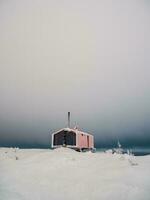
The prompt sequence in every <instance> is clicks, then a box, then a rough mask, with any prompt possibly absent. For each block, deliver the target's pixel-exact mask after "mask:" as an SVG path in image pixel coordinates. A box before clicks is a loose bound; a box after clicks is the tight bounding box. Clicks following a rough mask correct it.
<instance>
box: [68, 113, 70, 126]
mask: <svg viewBox="0 0 150 200" xmlns="http://www.w3.org/2000/svg"><path fill="white" fill-rule="evenodd" d="M68 128H70V112H68Z"/></svg>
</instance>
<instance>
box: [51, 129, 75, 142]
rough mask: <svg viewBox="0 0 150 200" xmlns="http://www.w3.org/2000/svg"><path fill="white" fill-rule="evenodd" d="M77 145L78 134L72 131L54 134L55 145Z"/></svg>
mask: <svg viewBox="0 0 150 200" xmlns="http://www.w3.org/2000/svg"><path fill="white" fill-rule="evenodd" d="M63 144H65V145H76V134H75V133H74V132H72V131H64V130H63V131H60V132H59V133H57V134H55V135H54V145H63Z"/></svg>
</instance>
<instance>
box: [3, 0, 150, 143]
mask: <svg viewBox="0 0 150 200" xmlns="http://www.w3.org/2000/svg"><path fill="white" fill-rule="evenodd" d="M149 76H150V1H148V0H143V1H141V0H122V1H120V0H112V1H111V0H101V1H99V0H86V1H85V0H82V1H81V0H76V1H73V0H72V1H71V0H57V1H54V0H33V1H30V0H13V1H11V0H1V1H0V145H3V144H23V143H25V144H49V142H50V141H49V132H53V131H55V130H57V129H59V128H62V127H64V126H66V124H67V111H71V121H72V126H74V125H75V123H76V124H78V126H79V127H80V128H81V129H82V130H85V131H88V132H90V133H93V134H94V135H95V140H96V144H100V145H102V144H103V145H105V144H111V143H112V142H113V141H116V140H117V138H119V139H120V140H121V141H122V142H123V143H124V144H125V143H131V144H134V143H135V144H140V145H144V144H146V143H147V144H149V145H150V122H149V119H150V89H149V88H150V79H149Z"/></svg>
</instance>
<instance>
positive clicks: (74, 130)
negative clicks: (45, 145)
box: [52, 128, 92, 135]
mask: <svg viewBox="0 0 150 200" xmlns="http://www.w3.org/2000/svg"><path fill="white" fill-rule="evenodd" d="M61 131H68V132H74V133H76V134H84V135H92V134H89V133H86V132H83V131H80V130H78V129H77V128H76V129H72V128H62V129H60V130H58V131H56V132H54V133H52V135H55V134H57V133H59V132H61Z"/></svg>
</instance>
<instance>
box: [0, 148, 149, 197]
mask: <svg viewBox="0 0 150 200" xmlns="http://www.w3.org/2000/svg"><path fill="white" fill-rule="evenodd" d="M33 199H36V200H77V199H78V200H110V199H114V200H149V199H150V156H139V157H132V156H129V155H119V154H111V151H108V152H107V153H100V152H99V153H90V152H86V153H80V152H75V151H73V150H71V149H67V148H60V149H56V150H49V149H42V150H41V149H14V148H0V200H33Z"/></svg>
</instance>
